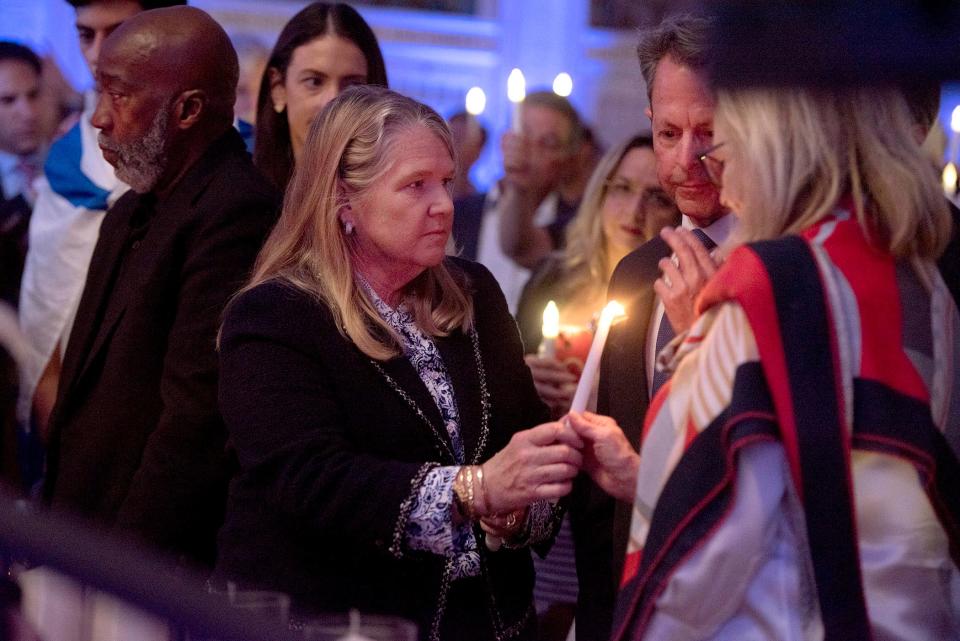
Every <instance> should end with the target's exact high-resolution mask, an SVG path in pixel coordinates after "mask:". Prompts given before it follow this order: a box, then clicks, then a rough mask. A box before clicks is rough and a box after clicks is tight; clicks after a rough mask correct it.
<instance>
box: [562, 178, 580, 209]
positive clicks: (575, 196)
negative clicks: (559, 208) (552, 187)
mask: <svg viewBox="0 0 960 641" xmlns="http://www.w3.org/2000/svg"><path fill="white" fill-rule="evenodd" d="M583 188H584V186H583V185H582V184H580V182H579V181H573V182H564V183H563V184H561V185H560V186H559V187H557V194H558V195H559V196H560V200H562V201H563V202H565V203H567V204H568V205H573V204H576V203H578V202H580V199H581V198H582V197H583Z"/></svg>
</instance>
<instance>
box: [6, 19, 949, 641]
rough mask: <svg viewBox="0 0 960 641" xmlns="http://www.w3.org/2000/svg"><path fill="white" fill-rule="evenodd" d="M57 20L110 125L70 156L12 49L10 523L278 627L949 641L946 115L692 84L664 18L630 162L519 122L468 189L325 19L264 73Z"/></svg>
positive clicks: (626, 149)
mask: <svg viewBox="0 0 960 641" xmlns="http://www.w3.org/2000/svg"><path fill="white" fill-rule="evenodd" d="M69 1H70V4H71V5H73V6H74V7H75V9H76V20H77V30H78V35H79V37H80V49H81V52H82V54H83V56H84V58H85V60H86V62H87V64H88V65H89V68H90V71H91V73H92V74H93V76H94V78H95V80H96V89H95V91H93V90H92V91H90V92H89V93H87V94H86V95H85V96H84V99H83V108H82V112H81V113H80V114H79V116H77V117H74V118H72V119H70V120H69V121H67V122H66V123H65V124H64V125H63V126H62V127H61V130H63V133H62V135H60V136H59V137H57V138H55V139H53V140H51V135H52V131H53V130H52V128H50V127H49V126H46V125H44V124H43V122H45V121H44V120H43V117H42V115H41V104H42V101H41V93H42V92H41V84H42V83H41V80H42V77H43V74H44V73H45V67H44V65H43V63H42V62H41V60H40V59H39V58H37V56H36V55H35V54H34V53H33V52H31V51H30V50H29V49H28V48H26V47H24V46H22V45H18V44H15V43H6V42H0V176H2V193H0V197H2V204H0V269H2V272H0V297H2V298H3V300H5V301H6V302H7V303H8V305H6V306H3V307H0V347H3V350H2V351H0V368H2V369H0V376H2V378H0V401H4V402H5V405H4V406H3V408H2V409H3V413H2V414H0V418H2V420H3V430H4V431H3V434H2V439H0V447H2V451H0V465H2V469H0V471H2V474H3V477H4V479H5V481H6V482H7V484H8V485H9V486H10V487H11V488H15V489H16V490H18V491H20V492H23V493H24V494H25V495H28V496H31V497H33V498H34V499H35V500H37V501H40V502H43V503H45V504H48V505H50V506H52V507H54V508H56V509H62V510H69V511H71V512H73V513H77V514H81V515H83V516H85V517H87V518H88V519H89V520H91V521H92V522H93V523H95V524H97V526H99V527H101V528H104V529H106V530H108V531H110V532H112V533H114V534H116V535H117V536H123V537H129V538H131V539H133V540H135V541H138V542H139V543H140V544H142V545H144V546H149V547H150V548H152V549H156V550H159V551H162V552H163V553H164V554H166V555H168V556H169V557H170V558H171V561H172V562H174V563H180V564H183V565H186V566H189V567H191V568H195V569H201V570H202V571H203V572H204V573H205V574H206V576H209V580H210V584H211V586H216V585H220V584H223V583H229V584H231V585H235V586H240V587H241V588H250V589H261V590H274V591H279V592H283V593H285V594H287V595H289V596H290V597H291V598H292V604H293V609H292V619H293V621H294V622H297V621H301V622H302V621H306V620H308V619H309V617H310V616H311V615H315V614H317V613H322V612H335V611H346V610H350V609H354V608H357V609H360V610H361V611H363V612H368V613H377V614H388V615H395V616H399V617H403V618H406V619H409V620H411V621H413V622H415V623H416V624H417V626H418V629H419V634H420V638H421V639H423V640H425V641H426V640H429V641H438V640H444V639H477V640H481V639H484V640H493V639H496V640H497V641H506V640H508V639H533V638H537V637H538V636H539V637H540V638H544V639H550V640H552V639H563V638H566V636H567V631H568V629H569V628H570V625H571V622H573V621H575V624H574V625H575V627H574V630H575V635H576V638H577V639H579V640H591V641H592V640H594V639H596V640H605V639H611V638H612V639H615V640H616V641H620V640H621V639H627V638H629V639H641V638H642V639H670V640H681V641H682V640H691V641H692V640H695V639H711V640H726V639H769V640H771V641H773V640H780V639H821V638H822V639H830V640H833V639H870V638H877V639H898V640H907V639H910V640H922V639H930V640H931V641H932V640H934V639H948V638H960V601H958V600H957V597H956V594H957V590H958V588H960V571H958V565H957V563H958V557H957V555H956V550H957V549H960V547H958V546H960V538H958V536H960V532H958V530H957V527H956V523H957V522H958V519H960V481H958V479H960V475H958V473H960V468H958V461H957V456H958V448H960V412H958V411H957V410H956V405H957V403H958V402H960V396H957V395H958V394H960V315H958V312H957V305H956V300H955V296H956V292H958V291H960V278H958V274H960V238H958V227H960V212H958V211H957V209H956V208H955V207H954V206H953V204H952V203H950V202H948V201H947V200H946V199H945V198H944V196H943V193H942V190H941V188H940V185H939V182H938V179H937V178H938V177H937V172H936V168H935V167H933V166H931V164H930V161H929V158H928V157H927V156H926V155H925V153H924V152H923V150H922V149H921V144H922V142H923V139H924V138H925V136H926V134H927V132H928V131H929V130H930V128H931V127H932V125H933V123H934V121H935V119H936V113H937V108H938V104H939V90H938V88H937V87H936V86H935V85H930V86H909V87H899V86H898V87H890V86H883V87H872V86H844V87H836V88H831V87H802V86H800V87H789V86H785V87H776V88H767V87H736V88H731V87H715V86H714V85H713V84H712V82H711V76H710V74H709V69H710V66H711V65H712V64H716V63H722V61H717V60H716V59H715V56H714V55H713V54H712V50H711V43H712V42H713V38H712V29H713V23H712V22H711V21H710V19H709V18H707V17H705V16H696V15H679V16H674V17H671V18H667V19H665V20H664V21H663V23H661V24H660V25H657V26H656V27H654V28H651V29H649V30H647V31H645V32H643V33H642V35H641V37H640V43H639V46H638V49H637V53H638V58H639V64H640V69H641V72H642V75H643V78H644V81H645V83H646V90H647V97H648V99H649V109H648V110H647V114H646V115H647V117H648V118H649V133H638V134H636V135H634V136H632V137H630V138H629V139H627V140H624V141H621V142H619V143H618V144H616V145H614V146H612V147H611V149H610V150H609V151H606V152H604V151H603V150H602V148H601V145H600V143H599V142H598V138H597V137H596V134H595V133H594V132H593V131H592V130H591V128H590V127H589V126H588V125H587V124H586V123H585V122H584V120H583V118H582V117H581V116H580V114H578V113H577V111H576V110H575V109H574V108H573V106H572V105H571V104H570V102H569V101H567V100H566V99H564V98H561V97H559V96H557V95H555V94H553V93H550V92H533V93H531V94H529V95H528V96H527V97H526V100H525V101H524V102H523V103H522V105H521V107H520V113H519V122H520V127H519V129H518V130H517V131H511V132H508V133H507V134H505V135H504V136H503V137H502V138H501V140H500V145H501V150H502V155H503V175H502V178H501V179H500V180H498V181H497V183H496V184H495V185H494V186H493V187H492V188H491V189H490V190H488V191H487V192H482V191H480V190H478V188H477V187H476V185H474V184H473V182H472V181H471V180H470V178H469V174H468V171H469V166H470V165H471V164H472V162H473V161H475V160H476V158H477V157H478V155H479V153H480V150H481V149H482V148H483V146H484V144H485V143H486V140H487V132H486V130H485V129H484V128H483V127H482V126H481V125H480V123H478V122H477V121H476V120H475V119H474V118H473V117H472V116H469V115H466V114H455V115H453V116H452V117H451V118H450V120H449V121H447V120H445V119H444V118H442V117H441V116H440V115H439V114H438V113H437V112H436V111H435V110H434V109H432V108H431V107H429V106H427V105H424V104H421V103H420V102H418V101H416V100H414V99H412V98H409V97H406V96H403V95H401V94H399V93H397V92H395V91H391V90H390V89H388V88H387V73H386V65H385V63H384V58H383V55H382V53H381V50H380V47H379V45H378V43H377V39H376V36H375V35H374V32H373V30H372V29H371V28H370V26H369V25H368V24H367V23H366V22H365V21H364V20H363V18H362V17H361V16H360V14H359V13H358V12H357V11H356V10H355V9H353V8H352V7H350V6H348V5H345V4H339V3H337V4H331V3H326V2H313V3H311V4H309V5H308V6H306V7H305V8H304V9H303V10H301V11H300V12H299V13H297V14H296V15H295V16H293V17H292V18H291V19H290V21H289V22H288V23H287V24H286V26H285V27H284V28H283V30H282V31H281V32H280V34H279V37H278V39H277V42H276V44H275V46H274V47H273V49H272V51H269V52H267V51H266V50H265V49H262V48H258V47H256V46H253V45H251V44H250V43H246V44H244V45H243V46H242V47H241V46H240V43H238V44H237V45H236V46H235V44H234V43H232V42H231V40H230V38H229V37H228V35H227V33H226V32H225V31H224V30H223V28H222V27H221V26H220V25H219V24H217V22H216V21H215V20H214V19H213V18H211V17H210V16H209V15H208V14H206V13H205V12H203V11H201V10H199V9H196V8H192V7H187V6H179V5H184V4H185V3H184V2H176V1H166V2H165V1H147V0H69ZM238 50H241V53H242V54H243V58H244V60H245V61H249V64H251V65H254V68H255V69H256V70H255V71H253V72H247V71H245V72H243V73H242V72H241V59H240V57H238ZM244 66H246V62H245V63H244ZM251 73H252V76H253V77H254V81H253V82H251V81H250V80H249V79H246V80H245V78H249V77H250V76H251ZM257 77H258V78H257ZM257 80H259V81H258V82H257ZM238 84H244V86H245V88H244V90H243V91H242V92H239V94H238ZM639 90H640V88H639V87H638V91H639ZM238 96H239V98H240V100H238ZM254 96H255V97H256V98H255V104H254ZM8 114H9V116H8ZM250 120H253V122H250ZM640 120H641V118H640V115H639V114H638V124H637V129H638V130H641V129H644V127H643V126H642V123H641V122H640ZM44 132H47V133H46V134H45V133H44ZM251 150H252V153H251ZM611 299H616V300H618V301H620V302H621V303H622V304H623V306H624V309H625V315H626V318H625V319H623V320H621V321H620V322H618V323H617V324H615V325H614V326H613V327H612V329H611V330H610V334H609V338H608V340H607V343H606V346H605V349H604V350H603V354H602V358H601V361H600V364H599V378H598V382H597V384H596V385H595V387H594V388H592V389H587V390H586V392H587V396H588V398H589V400H588V402H587V404H586V409H584V408H583V407H582V406H581V405H577V404H575V403H574V397H575V394H574V392H575V391H577V390H578V385H579V377H580V374H581V372H582V370H583V367H584V358H585V356H586V354H585V351H586V348H587V347H589V345H590V340H591V338H592V332H593V331H594V328H595V326H596V323H597V315H598V312H599V310H600V309H601V308H602V307H603V306H604V304H605V303H606V302H607V301H608V300H611ZM549 302H552V303H554V304H555V305H556V306H557V307H558V308H559V310H560V322H559V323H558V324H559V332H558V334H559V343H555V342H554V341H556V340H557V339H556V338H554V336H553V335H551V336H546V335H545V333H544V331H543V330H544V325H545V322H544V310H545V308H547V307H548V303H549ZM14 309H15V310H16V311H15V312H14V311H13V310H14ZM14 313H15V314H16V316H15V315H14ZM18 327H19V329H18ZM585 379H586V377H585ZM577 396H580V395H579V394H578V395H577ZM14 400H16V401H17V402H16V403H14ZM14 404H15V405H16V411H14Z"/></svg>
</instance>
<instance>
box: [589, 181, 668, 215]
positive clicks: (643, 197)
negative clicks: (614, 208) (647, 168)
mask: <svg viewBox="0 0 960 641" xmlns="http://www.w3.org/2000/svg"><path fill="white" fill-rule="evenodd" d="M603 185H604V187H605V188H606V197H607V198H610V199H611V200H615V201H617V202H621V203H622V202H626V201H628V200H632V199H634V198H636V197H637V195H638V194H639V196H640V204H641V205H643V207H644V208H647V207H653V208H655V209H661V210H662V209H673V200H671V199H670V196H668V195H667V192H665V191H663V190H662V189H659V188H653V189H650V188H647V189H643V188H641V187H640V186H639V185H635V184H634V183H632V182H630V181H629V180H623V179H622V178H614V179H613V180H608V181H606V182H605V183H603Z"/></svg>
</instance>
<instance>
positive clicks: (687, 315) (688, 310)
mask: <svg viewBox="0 0 960 641" xmlns="http://www.w3.org/2000/svg"><path fill="white" fill-rule="evenodd" d="M660 237H661V238H663V240H665V241H666V243H667V244H668V245H669V246H670V248H671V249H672V250H673V253H674V256H675V259H674V258H663V259H661V260H660V263H659V265H660V269H661V271H662V272H663V276H661V277H660V278H658V279H657V280H656V282H654V284H653V290H654V291H655V292H656V293H657V296H659V297H660V300H661V301H663V309H664V313H665V314H666V315H667V318H668V319H670V325H671V326H672V327H673V331H674V332H675V333H677V334H680V333H682V332H685V331H687V330H688V329H690V326H691V325H693V321H694V319H696V317H697V315H696V312H695V311H694V310H695V305H694V303H695V302H696V300H697V296H698V295H699V294H700V290H702V289H703V286H704V285H706V284H707V281H708V280H710V278H711V277H712V276H713V275H714V274H715V273H716V271H717V267H718V264H717V262H716V261H715V260H714V259H713V257H712V256H711V255H710V252H708V251H707V248H706V247H704V246H703V243H701V242H700V241H699V240H698V239H697V237H696V236H694V235H693V234H692V233H690V231H689V230H687V229H683V228H677V229H671V228H669V227H666V228H664V229H663V231H661V232H660Z"/></svg>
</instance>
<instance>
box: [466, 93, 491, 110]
mask: <svg viewBox="0 0 960 641" xmlns="http://www.w3.org/2000/svg"><path fill="white" fill-rule="evenodd" d="M465 106H466V109H467V113H468V114H470V115H471V116H479V115H480V114H482V113H483V110H484V109H486V108H487V94H485V93H484V92H483V89H481V88H480V87H470V90H469V91H467V99H466V105H465Z"/></svg>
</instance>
